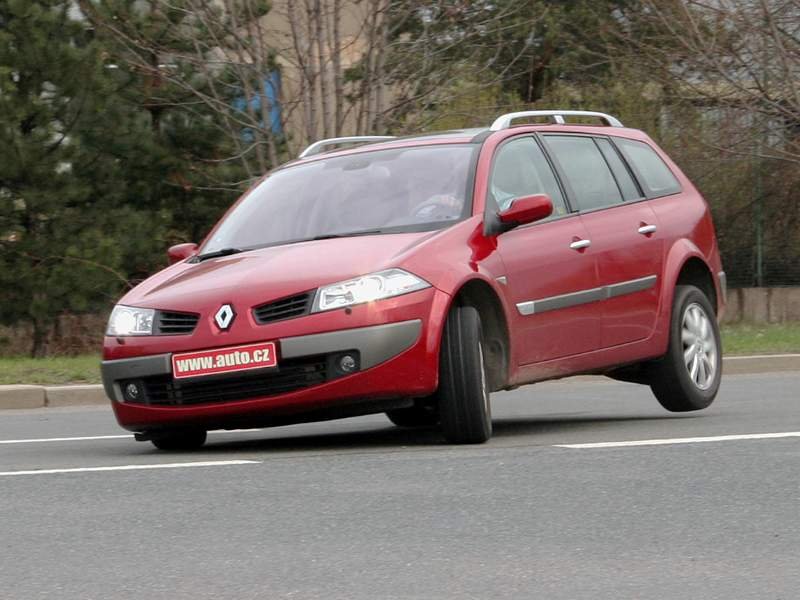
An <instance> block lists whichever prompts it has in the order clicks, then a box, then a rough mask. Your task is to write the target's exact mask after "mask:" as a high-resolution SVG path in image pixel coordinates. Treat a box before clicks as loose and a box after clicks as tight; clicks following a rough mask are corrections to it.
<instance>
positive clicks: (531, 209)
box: [497, 194, 553, 231]
mask: <svg viewBox="0 0 800 600" xmlns="http://www.w3.org/2000/svg"><path fill="white" fill-rule="evenodd" d="M552 214H553V201H552V200H551V199H550V196H548V195H547V194H534V195H533V196H522V197H521V198H515V199H514V200H512V201H511V206H509V207H508V208H507V209H505V210H504V211H501V212H500V213H498V215H497V218H498V219H500V223H502V224H503V229H504V230H506V231H508V230H509V229H512V228H514V227H518V226H519V225H526V224H528V223H533V222H534V221H541V220H542V219H546V218H547V217H549V216H550V215H552Z"/></svg>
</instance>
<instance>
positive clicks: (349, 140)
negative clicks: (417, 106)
mask: <svg viewBox="0 0 800 600" xmlns="http://www.w3.org/2000/svg"><path fill="white" fill-rule="evenodd" d="M393 139H395V136H393V135H353V136H350V137H337V138H328V139H327V140H319V141H318V142H314V143H313V144H311V145H310V146H309V147H308V148H306V149H305V150H303V151H302V152H301V153H300V156H299V157H298V158H307V157H309V156H313V155H314V154H319V153H321V152H322V150H323V148H325V147H326V146H336V145H339V144H366V143H369V142H383V141H386V140H393Z"/></svg>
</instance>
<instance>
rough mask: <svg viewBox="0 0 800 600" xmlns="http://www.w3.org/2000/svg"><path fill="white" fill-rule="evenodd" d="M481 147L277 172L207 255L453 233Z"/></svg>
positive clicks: (398, 152) (416, 150)
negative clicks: (370, 236) (373, 236)
mask: <svg viewBox="0 0 800 600" xmlns="http://www.w3.org/2000/svg"><path fill="white" fill-rule="evenodd" d="M475 148H476V146H474V145H466V144H465V145H457V144H447V145H438V146H417V147H410V148H396V149H390V150H378V151H374V152H363V153H359V154H351V155H349V156H340V157H334V158H329V159H326V160H319V161H314V162H313V163H308V164H305V165H304V164H300V165H297V166H293V167H289V168H286V169H282V170H279V171H276V172H275V173H274V174H272V175H270V176H269V177H268V178H267V179H265V180H264V181H263V182H261V184H259V185H258V187H256V189H254V190H253V191H252V192H251V193H250V194H249V195H248V196H247V197H246V198H245V199H244V200H243V201H242V202H241V203H240V204H239V205H238V206H237V207H236V208H235V209H234V210H233V211H232V212H231V213H230V214H229V215H228V216H227V217H226V218H225V220H224V221H223V222H222V223H221V224H220V226H219V227H218V228H217V230H216V231H215V232H214V234H213V236H212V237H211V239H209V240H208V242H207V243H206V244H205V246H204V247H203V249H202V254H209V253H211V252H219V251H220V250H225V249H231V248H239V249H248V248H257V247H263V246H271V245H277V244H281V243H288V242H296V241H302V240H311V239H316V238H320V237H337V236H340V235H342V236H345V235H359V234H362V235H363V234H366V233H395V232H406V231H428V230H433V229H438V228H441V227H445V226H447V225H449V224H451V223H452V222H454V221H457V220H460V219H461V218H464V217H465V216H467V211H468V210H469V203H468V202H466V197H467V184H468V180H469V177H468V174H469V168H470V163H471V160H470V159H471V156H472V154H473V151H474V150H475Z"/></svg>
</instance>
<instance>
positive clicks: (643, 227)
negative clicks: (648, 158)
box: [543, 134, 663, 348]
mask: <svg viewBox="0 0 800 600" xmlns="http://www.w3.org/2000/svg"><path fill="white" fill-rule="evenodd" d="M543 137H544V139H545V143H546V145H547V148H548V149H549V150H550V152H551V153H552V155H553V158H554V161H555V162H556V164H557V166H558V168H559V170H560V171H561V173H562V174H563V178H564V180H565V182H566V186H567V187H568V189H569V193H570V200H571V201H573V202H574V204H575V205H576V207H577V208H578V209H579V212H580V215H581V220H582V222H583V225H584V226H585V227H586V231H587V234H588V239H590V240H591V249H592V251H593V253H594V255H595V256H596V258H597V268H598V285H599V286H600V288H601V289H602V292H603V300H602V302H601V306H600V307H599V309H600V311H601V314H602V321H603V322H602V327H601V333H600V338H601V347H603V348H608V347H611V346H616V345H619V344H624V343H627V342H633V341H636V340H641V339H644V338H646V337H648V336H649V335H650V333H651V332H652V331H653V328H654V327H655V322H656V316H657V311H658V301H659V290H660V281H659V277H660V274H661V266H662V262H663V241H662V238H661V236H660V233H659V231H658V222H657V219H656V215H655V212H654V211H653V209H652V207H651V206H650V205H649V203H648V202H646V201H644V200H645V194H644V193H643V192H642V190H641V189H640V188H639V186H638V185H637V183H636V181H635V180H634V178H633V176H632V174H631V172H630V171H629V170H628V167H627V165H626V164H625V162H624V161H623V160H622V158H621V156H620V154H619V153H618V151H617V149H616V147H615V146H614V144H612V142H611V141H610V140H609V139H608V138H606V137H600V136H595V137H592V136H585V135H550V134H546V135H544V136H543Z"/></svg>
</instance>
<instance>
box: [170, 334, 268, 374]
mask: <svg viewBox="0 0 800 600" xmlns="http://www.w3.org/2000/svg"><path fill="white" fill-rule="evenodd" d="M277 365H278V357H277V356H276V352H275V342H260V343H258V344H247V345H245V346H231V347H230V348H215V349H214V350H200V351H199V352H183V353H181V354H173V355H172V376H173V377H174V378H175V379H184V378H186V377H202V376H204V375H218V374H220V373H232V372H238V371H249V370H251V369H264V368H267V367H276V366H277Z"/></svg>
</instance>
